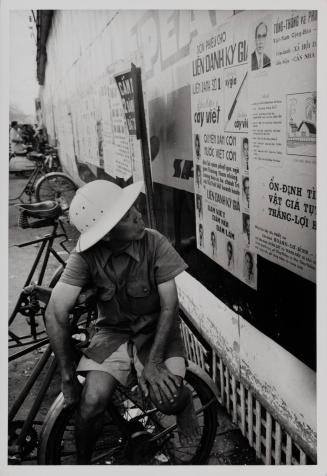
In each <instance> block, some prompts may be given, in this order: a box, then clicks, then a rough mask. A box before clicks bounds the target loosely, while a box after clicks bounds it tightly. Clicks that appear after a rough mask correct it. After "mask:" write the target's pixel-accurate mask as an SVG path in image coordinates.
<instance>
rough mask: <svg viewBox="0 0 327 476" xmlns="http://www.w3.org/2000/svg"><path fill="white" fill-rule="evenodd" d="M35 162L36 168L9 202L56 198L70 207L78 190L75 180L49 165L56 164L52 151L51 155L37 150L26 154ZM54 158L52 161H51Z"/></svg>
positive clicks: (29, 201)
mask: <svg viewBox="0 0 327 476" xmlns="http://www.w3.org/2000/svg"><path fill="white" fill-rule="evenodd" d="M26 157H27V158H28V159H29V160H31V161H32V162H34V164H35V166H34V169H33V171H32V173H31V175H30V176H29V178H28V180H27V182H26V183H25V185H24V187H23V188H22V190H21V191H20V193H19V195H17V197H12V198H11V197H9V202H11V204H13V203H14V202H16V201H17V200H19V201H20V202H22V203H25V202H26V200H25V196H26V197H27V202H28V203H32V202H33V201H34V200H35V201H36V202H42V201H45V200H55V201H57V202H58V203H60V204H61V205H62V208H64V209H68V208H69V205H70V203H71V201H72V199H73V197H74V194H75V192H76V190H77V185H76V184H75V182H74V181H73V180H72V179H71V178H70V177H69V176H68V175H67V174H65V173H63V172H58V171H56V172H52V171H51V169H50V168H49V165H51V164H54V163H55V162H54V161H53V160H54V159H53V158H52V153H50V155H49V157H47V156H46V155H44V154H40V153H37V152H30V153H29V154H27V156H26ZM50 159H51V160H52V162H51V161H50Z"/></svg>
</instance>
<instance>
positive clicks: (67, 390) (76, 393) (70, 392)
mask: <svg viewBox="0 0 327 476" xmlns="http://www.w3.org/2000/svg"><path fill="white" fill-rule="evenodd" d="M61 391H62V393H63V395H64V399H65V402H64V408H68V407H73V406H76V405H77V404H78V402H79V399H80V396H81V392H82V385H81V384H80V383H79V381H78V378H77V376H76V375H74V377H72V378H70V379H68V380H62V382H61Z"/></svg>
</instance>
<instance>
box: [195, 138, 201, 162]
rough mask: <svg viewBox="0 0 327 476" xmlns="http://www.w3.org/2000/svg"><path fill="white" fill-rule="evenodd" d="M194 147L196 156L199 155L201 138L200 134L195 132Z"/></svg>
mask: <svg viewBox="0 0 327 476" xmlns="http://www.w3.org/2000/svg"><path fill="white" fill-rule="evenodd" d="M194 147H195V153H196V156H197V157H199V156H200V138H199V135H198V134H195V139H194Z"/></svg>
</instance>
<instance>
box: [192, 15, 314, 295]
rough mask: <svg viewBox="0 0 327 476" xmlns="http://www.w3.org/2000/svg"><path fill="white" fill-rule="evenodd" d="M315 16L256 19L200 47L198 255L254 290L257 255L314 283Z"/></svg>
mask: <svg viewBox="0 0 327 476" xmlns="http://www.w3.org/2000/svg"><path fill="white" fill-rule="evenodd" d="M316 45H317V15H316V12H310V11H306V12H300V11H296V12H288V11H285V12H282V13H281V12H276V13H269V14H268V13H262V12H251V13H250V12H249V13H244V14H242V15H241V16H236V17H234V18H232V19H230V20H229V21H228V22H226V23H224V24H222V25H221V26H219V27H218V28H216V29H214V30H212V31H211V32H210V33H208V34H206V35H204V36H202V37H199V38H197V39H196V40H194V41H193V45H192V51H191V60H192V61H191V74H192V84H191V97H192V134H193V137H192V143H193V160H194V168H195V174H194V186H195V208H196V227H197V244H198V248H199V249H200V250H201V251H203V252H204V253H205V254H206V255H208V256H209V257H210V258H211V259H213V260H214V261H216V262H217V263H218V264H220V265H221V266H222V267H224V268H225V269H226V270H228V271H230V272H231V273H232V274H233V275H235V276H236V277H238V278H239V279H240V280H242V281H243V282H245V283H246V284H248V285H249V286H251V287H253V288H256V287H257V279H258V276H257V271H256V269H257V267H256V260H257V254H260V255H261V256H263V257H265V258H267V259H269V260H271V261H273V262H274V263H276V264H279V265H281V266H283V267H286V268H287V269H289V270H291V271H293V272H295V273H297V274H299V275H300V276H302V277H305V278H306V279H309V280H311V281H315V253H316V248H315V235H316V191H315V183H316V182H315V146H316Z"/></svg>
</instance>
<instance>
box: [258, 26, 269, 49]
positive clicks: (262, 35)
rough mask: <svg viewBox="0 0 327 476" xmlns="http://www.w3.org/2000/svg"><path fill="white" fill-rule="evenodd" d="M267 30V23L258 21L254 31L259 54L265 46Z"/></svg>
mask: <svg viewBox="0 0 327 476" xmlns="http://www.w3.org/2000/svg"><path fill="white" fill-rule="evenodd" d="M267 30H268V28H267V25H266V24H265V23H260V25H259V26H258V28H257V31H256V37H255V46H256V50H257V52H258V53H259V54H260V55H261V54H262V53H263V50H264V49H265V46H266V39H267Z"/></svg>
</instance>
